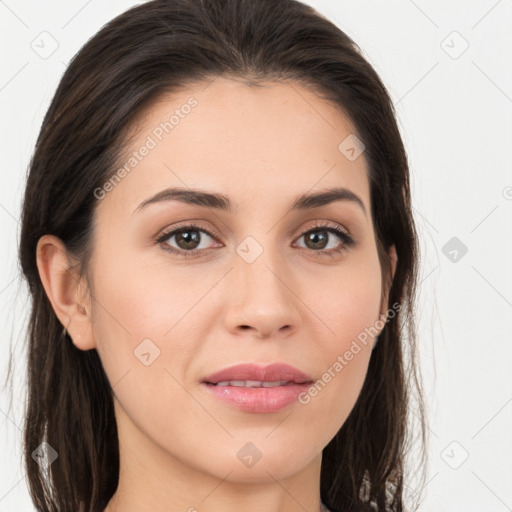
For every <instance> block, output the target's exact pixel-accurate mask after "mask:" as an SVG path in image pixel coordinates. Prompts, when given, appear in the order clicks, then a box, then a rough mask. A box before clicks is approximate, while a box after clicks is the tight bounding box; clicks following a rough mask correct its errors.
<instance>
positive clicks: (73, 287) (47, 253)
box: [36, 235, 96, 350]
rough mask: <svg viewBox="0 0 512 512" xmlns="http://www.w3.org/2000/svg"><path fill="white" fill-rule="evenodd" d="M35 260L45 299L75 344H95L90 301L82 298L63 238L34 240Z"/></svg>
mask: <svg viewBox="0 0 512 512" xmlns="http://www.w3.org/2000/svg"><path fill="white" fill-rule="evenodd" d="M36 261H37V268H38V271H39V276H40V278H41V282H42V284H43V287H44V289H45V292H46V295H47V297H48V300H49V301H50V303H51V305H52V308H53V310H54V311H55V314H56V315H57V318H58V319H59V321H60V322H61V324H62V325H63V327H64V328H66V329H67V333H68V334H69V336H70V337H71V339H72V341H73V343H74V345H75V346H76V347H77V348H79V349H80V350H90V349H92V348H96V343H95V340H94V337H93V336H92V328H91V327H92V326H91V317H90V302H89V301H86V300H85V297H86V294H85V293H83V290H84V285H83V282H82V281H81V280H79V279H78V276H77V273H76V271H75V269H74V267H73V263H74V262H73V260H72V258H71V257H70V255H69V254H68V252H67V250H66V246H65V245H64V243H63V242H62V240H61V239H60V238H58V237H56V236H54V235H44V236H42V237H41V238H40V239H39V241H38V243H37V249H36Z"/></svg>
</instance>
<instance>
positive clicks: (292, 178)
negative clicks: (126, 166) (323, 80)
mask: <svg viewBox="0 0 512 512" xmlns="http://www.w3.org/2000/svg"><path fill="white" fill-rule="evenodd" d="M191 96H193V97H194V98H196V99H197V101H198V105H197V106H196V107H195V108H194V109H192V111H191V113H190V114H188V115H187V116H185V117H184V118H183V119H181V120H180V122H179V124H178V125H177V126H176V127H175V128H174V129H173V130H172V132H171V133H169V134H165V136H164V137H163V139H162V141H161V142H159V143H158V146H157V147H156V148H154V149H152V150H151V151H150V152H149V154H148V155H147V156H145V158H144V159H143V160H142V161H141V162H140V163H138V164H137V166H136V167H134V168H133V170H132V171H131V172H130V173H129V174H128V175H127V176H126V177H125V178H124V179H122V180H121V182H120V183H119V184H117V186H115V188H113V190H111V191H109V192H108V193H107V194H106V195H105V197H104V198H103V199H101V200H99V202H98V206H97V210H96V216H95V221H96V222H95V231H94V238H93V244H94V251H93V256H92V261H91V266H90V267H89V277H90V279H89V282H86V281H85V280H82V281H80V282H77V280H76V278H75V277H74V276H73V274H72V271H70V270H66V269H67V265H68V261H69V258H70V256H69V255H68V254H66V252H65V246H64V245H63V244H62V242H61V241H60V240H59V239H58V238H56V237H54V236H52V235H45V236H44V237H42V238H41V239H40V240H39V244H38V250H37V261H38V267H39V272H40V275H41V279H42V281H43V284H44V287H45V289H46V292H47V295H48V297H49V299H50V301H51V303H52V306H53V308H54V310H55V312H56V314H57V316H58V317H59V319H60V321H61V322H62V324H63V325H64V326H67V328H68V332H69V333H70V336H71V338H72V340H73V343H74V344H75V345H76V347H78V348H79V349H81V350H90V349H96V350H97V351H98V353H99V356H100V358H101V361H102V363H103V365H104V368H105V372H106V374H107V376H108V378H109V380H110V382H111V385H112V386H113V391H114V395H115V397H114V398H115V399H114V402H115V414H116V420H117V424H118V431H119V443H120V464H121V470H120V482H119V487H118V490H117V492H116V493H115V495H114V496H113V498H112V500H111V501H110V503H109V505H108V507H107V509H106V510H107V512H116V511H118V512H121V511H122V512H135V511H137V512H149V511H151V512H154V511H189V512H193V511H194V510H197V511H198V512H214V511H219V510H222V511H224V512H231V511H235V510H236V511H239V510H244V511H246V512H260V511H261V510H265V511H268V512H295V511H297V510H307V511H315V512H316V511H318V510H320V494H319V486H320V467H321V466H320V464H321V457H322V449H323V448H324V447H325V446H326V445H327V444H328V443H329V441H330V440H331V439H332V437H333V436H334V435H335V434H336V432H337V431H338V430H339V428H340V427H341V426H342V425H343V423H344V421H345V420H346V418H347V416H348V414H349V412H350V411H351V409H352V408H353V406H354V404H355V402H356V400H357V397H358V395H359V393H360V390H361V387H362V384H363V381H364V378H365V375H366V371H367V367H368V362H369V358H370V355H371V350H372V345H373V342H374V339H370V340H371V342H370V343H368V344H367V345H366V346H363V345H361V346H362V350H361V351H360V352H359V353H358V354H357V355H355V356H354V357H353V359H352V360H351V361H350V362H349V363H348V364H347V365H346V366H344V368H343V370H342V371H341V372H339V373H337V374H336V376H335V377H334V378H332V379H331V381H330V382H329V383H328V384H327V385H326V386H325V387H324V389H323V390H322V391H321V392H319V393H318V394H317V396H315V397H312V398H311V400H310V401H309V403H307V404H305V405H303V404H300V403H298V402H295V403H294V404H292V405H290V406H287V407H286V408H284V409H282V410H280V411H278V412H274V413H265V414H257V413H249V412H243V411H239V410H236V409H234V408H233V407H231V406H229V405H227V404H225V403H224V402H221V401H219V400H218V399H216V398H214V397H211V396H209V395H208V394H207V393H206V392H205V391H204V390H203V389H202V387H201V385H200V381H201V380H202V379H203V378H204V377H206V376H208V375H209V374H211V373H213V372H215V371H218V370H220V369H223V368H226V367H229V366H232V365H234V364H239V363H247V362H256V363H259V364H267V363H271V362H276V361H277V362H285V363H288V364H290V365H292V366H295V367H296V368H299V369H300V370H302V371H304V372H306V373H308V374H309V375H311V376H313V377H314V378H315V379H321V378H322V374H324V372H326V371H327V369H328V368H329V367H332V366H333V364H334V362H335V361H336V360H337V357H338V356H339V355H343V354H344V353H345V352H346V351H347V350H348V349H349V348H350V346H351V343H352V342H353V340H355V339H356V337H357V336H358V334H360V333H361V332H362V331H364V329H365V328H368V327H370V326H374V325H375V324H376V322H377V320H379V318H381V314H383V313H385V311H386V309H387V303H385V302H383V303H381V267H380V264H379V260H378V256H377V247H376V243H375V233H374V228H373V223H372V219H371V214H370V211H371V207H370V189H369V182H368V179H367V175H366V162H365V160H364V154H363V155H362V156H361V157H359V158H357V159H356V160H354V161H350V160H348V159H347V158H346V157H345V156H344V155H343V154H342V153H341V152H340V151H339V150H338V145H339V144H340V142H341V141H343V140H344V139H345V138H346V137H347V136H348V135H350V134H353V133H356V131H355V129H354V127H353V126H352V124H351V123H350V121H349V120H348V119H347V117H346V116H344V115H343V114H342V113H341V112H339V111H338V110H337V109H335V108H334V106H333V105H332V104H330V103H328V102H327V101H325V100H324V99H322V98H320V97H319V96H317V95H316V94H314V93H313V92H312V91H310V90H308V89H305V88H303V87H301V86H299V85H298V84H296V83H295V84H293V85H292V84H290V83H283V82H281V83H275V82H266V83H264V84H263V86H261V87H249V86H247V85H245V84H244V83H242V82H241V81H239V80H236V79H229V78H226V77H218V78H216V79H215V80H214V81H213V82H212V83H210V84H209V85H207V84H205V83H202V84H196V85H194V86H190V87H187V88H186V89H184V90H183V91H181V92H177V93H173V94H172V95H167V96H165V97H163V98H161V99H160V100H159V101H158V102H157V103H155V104H154V105H153V106H152V107H151V108H150V109H149V111H147V113H146V115H145V116H144V117H143V118H142V119H140V120H139V121H140V122H139V123H138V124H137V126H136V130H134V138H133V139H131V142H130V147H129V150H128V151H127V154H129V153H132V152H133V151H136V150H137V149H138V148H140V147H141V145H142V144H144V141H145V140H147V137H148V135H151V134H152V131H153V130H154V129H155V128H156V127H157V126H159V124H160V123H161V122H162V121H164V120H167V119H169V117H170V115H171V114H172V112H173V111H174V110H175V109H176V108H179V107H180V106H181V105H183V104H185V103H186V102H187V99H188V98H190V97H191ZM121 160H122V162H123V163H124V162H125V161H126V159H124V160H123V159H121ZM171 186H181V187H185V188H198V189H201V190H204V191H208V192H216V193H221V194H224V195H226V196H228V197H229V198H230V200H231V202H233V203H234V211H233V212H227V211H217V210H214V209H213V208H205V207H201V206H197V205H190V204H184V203H181V202H178V201H176V200H173V201H167V202H161V203H155V204H152V205H149V206H147V207H146V208H144V209H142V210H141V211H139V212H136V213H134V210H135V209H136V208H137V206H138V205H139V204H140V203H141V202H142V201H144V200H145V199H147V198H149V197H151V196H153V195H154V194H156V193H157V192H159V191H161V190H164V189H166V188H168V187H171ZM332 187H346V188H348V189H349V190H351V191H352V192H353V193H354V194H356V195H358V196H359V197H360V198H361V201H362V202H363V204H364V206H365V208H366V212H367V213H366V214H365V213H364V212H363V210H362V209H361V208H360V206H358V205H357V204H356V203H355V202H352V201H337V202H333V203H331V204H328V205H324V206H321V207H318V208H313V209H309V210H305V211H296V212H289V211H288V210H289V207H290V205H291V204H292V201H293V200H294V199H295V198H296V197H297V196H299V195H301V194H304V193H306V192H318V191H321V190H324V189H329V188H332ZM191 220H194V223H198V224H199V225H200V227H202V228H205V229H208V230H210V231H212V232H213V234H214V235H215V236H216V240H215V239H214V238H211V237H210V236H209V235H207V234H206V233H203V232H202V231H199V233H197V232H196V235H197V234H199V236H200V237H201V242H200V246H199V250H202V251H203V252H202V253H200V254H199V255H196V256H193V257H189V258H186V259H185V258H184V257H183V256H179V255H177V254H172V253H169V252H167V251H166V250H164V246H165V243H167V244H168V245H171V246H172V247H174V248H175V249H177V250H179V249H180V248H181V251H182V253H183V252H185V251H186V250H187V249H186V247H187V246H186V244H185V243H183V242H181V245H179V242H178V239H177V237H176V236H174V237H172V236H169V237H168V238H167V240H166V242H165V243H160V244H159V243H155V242H154V239H156V238H157V237H158V235H159V234H160V233H162V232H163V231H164V230H166V228H169V229H170V228H172V227H173V226H176V225H177V224H178V223H180V225H179V227H181V225H182V224H183V222H185V223H186V222H187V221H191ZM318 220H320V221H327V222H328V223H329V225H334V226H339V227H340V228H342V229H344V230H346V231H348V232H349V233H350V235H351V236H352V237H353V238H354V240H355V241H356V244H355V245H354V246H352V247H349V248H345V250H343V251H342V252H341V253H339V254H334V255H332V256H329V255H326V254H325V253H327V252H328V251H329V250H330V249H333V248H338V247H340V246H342V244H343V241H342V240H340V239H339V238H338V237H337V236H336V235H335V234H334V233H328V234H327V235H325V236H328V237H329V238H328V241H326V242H325V245H324V246H325V249H324V255H321V256H318V255H317V256H315V250H314V244H312V243H311V242H310V243H309V246H308V244H307V237H306V236H301V234H302V233H303V232H305V231H307V230H309V229H314V228H315V221H318ZM315 233H317V234H319V235H321V234H322V233H325V228H316V231H315ZM248 236H251V237H253V238H254V239H255V240H256V241H257V243H258V244H259V246H261V248H262V249H263V252H262V254H261V255H260V256H259V257H258V258H257V259H256V260H255V261H254V262H252V263H248V262H247V261H245V260H244V259H243V258H242V257H241V256H239V254H238V253H237V252H236V248H237V247H238V246H239V244H241V242H242V241H243V240H244V239H245V238H246V237H248ZM183 247H185V248H183ZM311 247H313V248H311ZM316 253H318V251H316ZM390 255H391V258H392V263H393V274H394V268H395V265H396V253H395V251H394V247H393V248H392V249H391V251H390ZM386 292H387V291H386ZM91 293H92V297H91V295H90V294H91ZM243 326H247V327H245V328H244V327H243ZM145 339H150V340H152V343H154V344H155V345H156V346H157V347H158V348H159V350H160V356H159V357H157V358H156V359H155V360H154V361H153V362H152V363H151V364H150V365H148V366H146V365H144V364H142V363H141V361H140V360H139V359H138V358H137V357H135V355H134V350H136V349H137V347H138V346H139V344H140V343H141V342H142V340H145ZM247 442H251V443H252V444H253V445H255V446H256V447H257V448H258V450H259V451H260V452H261V454H262V457H261V459H260V460H259V461H258V462H257V463H256V464H254V465H253V466H252V467H247V466H245V465H244V464H243V463H242V462H241V461H240V460H239V458H238V457H237V452H238V451H239V450H240V449H241V448H242V447H243V446H244V445H245V444H246V443H247Z"/></svg>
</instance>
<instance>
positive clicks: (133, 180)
mask: <svg viewBox="0 0 512 512" xmlns="http://www.w3.org/2000/svg"><path fill="white" fill-rule="evenodd" d="M355 134H356V130H355V128H354V126H353V124H352V122H351V121H350V119H349V118H348V117H347V116H346V115H344V114H343V113H342V112H341V111H340V110H339V109H338V108H336V107H335V106H334V105H333V104H332V103H331V102H328V101H326V100H325V99H323V98H321V97H320V96H318V95H317V94H316V93H315V92H313V91H312V90H310V89H307V88H304V87H303V86H301V85H299V84H298V83H296V82H295V83H293V82H262V83H259V84H258V85H250V86H249V85H247V84H246V83H244V82H242V81H240V80H236V79H231V78H225V77H217V78H215V79H214V80H213V81H210V82H202V83H199V84H194V85H191V86H188V87H184V88H182V89H180V90H179V91H177V92H173V93H169V94H165V95H162V96H160V97H159V98H158V100H157V101H155V102H154V103H153V104H152V105H151V107H149V108H148V109H147V110H146V111H145V112H144V114H143V116H141V117H140V118H139V120H138V122H137V123H136V124H134V127H133V130H132V134H131V137H130V139H129V145H128V150H127V151H125V152H124V153H123V154H122V155H121V158H120V161H119V162H118V169H121V168H122V169H124V172H122V173H121V174H122V176H123V177H122V179H117V180H116V183H115V186H113V187H111V191H109V192H108V194H107V195H106V198H105V200H104V201H102V202H101V204H100V206H101V207H106V206H107V205H109V206H110V207H114V205H115V208H117V209H119V208H121V209H123V210H126V213H128V212H130V213H132V212H133V211H134V210H135V209H136V207H137V206H138V205H139V204H140V203H141V202H142V201H144V199H146V198H147V197H148V196H149V195H152V194H155V193H157V192H158V191H160V190H163V189H164V188H167V187H173V186H180V187H184V188H198V189H203V190H208V191H212V192H219V193H223V194H224V195H228V196H229V197H230V198H231V202H232V203H233V206H234V209H235V210H237V209H239V207H240V206H241V205H246V206H249V205H251V204H253V203H254V202H255V201H258V205H259V207H261V206H262V202H263V203H265V204H271V203H274V202H275V200H276V199H277V198H283V200H285V198H288V201H287V202H288V203H289V202H290V200H291V199H292V198H294V197H296V196H298V195H300V194H304V193H305V192H308V191H315V190H317V189H318V190H319V189H325V188H331V187H335V186H343V187H347V188H349V189H350V190H352V191H353V192H354V193H356V194H357V195H359V196H360V197H361V198H362V200H363V202H364V203H365V205H366V206H367V207H368V209H369V190H368V181H367V176H366V162H365V160H364V154H362V155H361V156H360V157H359V158H356V159H355V160H354V159H348V158H347V157H346V154H345V153H344V152H343V151H342V149H343V147H344V141H346V140H347V138H349V139H350V137H353V136H354V135H355ZM340 144H341V149H340ZM118 174H119V173H118ZM283 204H284V203H283Z"/></svg>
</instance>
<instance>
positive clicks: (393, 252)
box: [380, 245, 398, 322]
mask: <svg viewBox="0 0 512 512" xmlns="http://www.w3.org/2000/svg"><path fill="white" fill-rule="evenodd" d="M388 254H389V259H390V263H391V278H390V280H389V283H388V285H387V288H386V290H384V298H383V300H382V303H381V310H380V318H381V319H382V320H383V321H384V322H385V321H386V318H387V314H386V313H387V310H388V301H389V291H390V289H391V284H392V283H393V279H394V277H395V271H396V262H397V260H398V257H397V254H396V248H395V246H394V245H392V246H391V247H390V248H389V252H388Z"/></svg>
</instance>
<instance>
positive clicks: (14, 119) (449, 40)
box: [0, 0, 512, 512]
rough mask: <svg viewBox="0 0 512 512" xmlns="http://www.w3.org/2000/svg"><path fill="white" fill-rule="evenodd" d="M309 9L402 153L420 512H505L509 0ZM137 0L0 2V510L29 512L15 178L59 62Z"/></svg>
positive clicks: (510, 242) (334, 4) (509, 478)
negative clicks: (363, 63) (418, 395)
mask: <svg viewBox="0 0 512 512" xmlns="http://www.w3.org/2000/svg"><path fill="white" fill-rule="evenodd" d="M306 3H309V4H311V5H312V6H314V7H315V8H317V9H318V10H319V11H320V12H321V13H323V14H325V15H326V16H327V17H328V18H329V19H331V20H332V21H333V22H334V23H336V24H337V25H338V26H339V27H340V28H341V29H342V30H344V31H345V32H346V33H347V34H348V35H349V36H350V37H352V38H353V39H354V40H355V42H356V43H357V44H358V45H359V46H360V47H361V49H362V50H363V52H364V54H365V56H366V57H367V58H368V59H369V61H370V62H371V63H372V65H373V66H374V67H375V69H376V70H377V72H378V73H379V75H380V76H381V78H382V79H383V81H384V83H385V84H386V86H387V88H388V90H389V92H390V94H391V97H392V98H393V102H394V104H395V106H396V111H397V117H398V121H399V125H400V130H401V132H402V135H403V138H404V141H405V144H406V148H407V151H408V154H409V159H410V166H411V179H412V187H413V204H414V215H415V220H416V222H417V226H418V230H419V234H420V238H421V243H420V245H421V252H422V254H421V285H420V293H419V297H418V313H419V325H418V327H419V343H420V345H421V365H422V370H423V373H424V380H425V392H426V398H427V405H428V409H429V414H430V423H429V431H430V444H429V447H428V453H429V457H430V464H429V471H428V476H427V479H426V485H425V488H424V500H423V504H422V505H421V507H420V509H419V510H420V511H422V512H445V511H450V512H482V511H486V512H491V511H492V512H494V511H495V512H502V511H503V512H504V511H506V510H512V486H511V485H510V483H511V482H512V377H511V371H510V363H511V361H512V339H511V335H510V326H511V325H512V122H511V119H512V66H511V62H512V30H511V28H512V1H511V0H500V1H497V0H479V1H476V0H471V1H468V0H464V1H463V0H460V1H454V0H450V1H446V0H443V1H441V0H435V1H429V2H427V1H426V0H416V1H413V0H388V1H386V2H381V1H378V0H357V1H356V0H322V1H321V0H316V1H313V0H311V1H309V2H306ZM135 4H136V2H134V1H131V0H112V1H109V2H100V1H99V0H89V1H87V0H72V1H71V0H67V1H64V0H45V1H35V0H31V1H28V0H5V1H0V48H1V55H2V62H1V64H2V65H1V67H0V109H1V110H0V112H1V118H0V119H1V123H0V129H1V132H0V157H1V158H0V177H1V187H0V233H1V243H0V254H1V260H0V261H1V266H0V322H1V333H2V336H1V339H0V344H1V345H0V350H1V352H0V354H1V355H0V370H1V376H2V377H3V375H4V373H5V370H6V368H7V362H8V353H9V346H13V347H15V350H16V354H17V359H16V367H15V369H16V373H15V390H14V391H15V396H14V408H13V409H9V407H8V396H9V394H8V392H7V390H5V389H3V390H2V395H1V401H0V431H1V436H0V443H1V445H0V453H1V455H0V461H1V462H0V464H1V467H0V512H13V511H16V512H19V511H32V510H34V508H33V506H32V504H31V502H30V500H29V498H28V492H27V487H26V485H25V480H24V469H23V466H22V463H21V452H20V441H21V437H20V434H21V425H22V414H21V411H22V404H23V400H24V395H23V393H24V387H23V379H24V359H23V357H24V355H25V352H24V351H23V328H24V327H25V322H26V319H27V314H28V305H29V303H28V300H27V293H26V289H25V287H24V285H23V282H22V279H21V278H20V272H19V266H18V262H17V244H18V237H19V217H20V205H21V198H22V194H23V188H24V181H25V173H26V169H27V166H28V163H29V160H30V157H31V154H32V151H33V146H34V143H35V140H36V137H37V134H38V132H39V128H40V124H41V121H42V117H43V115H44V113H45V111H46V109H47V108H48V105H49V102H50V100H51V98H52V96H53V93H54V91H55V88H56V86H57V84H58V81H59V79H60V77H61V76H62V74H63V72H64V70H65V67H66V64H67V63H68V62H69V60H70V59H71V57H72V56H73V55H74V54H75V53H76V52H77V51H78V50H79V48H80V47H81V46H82V45H83V44H84V43H85V42H86V40H87V39H89V38H90V37H91V36H92V35H93V34H94V33H96V32H97V30H98V29H99V28H100V27H101V26H102V25H103V24H104V23H106V22H107V21H108V20H110V19H111V18H113V17H114V16H116V15H117V14H120V13H121V12H123V11H124V10H126V9H128V8H129V7H131V6H133V5H135ZM41 41H44V44H43V43H41ZM43 46H44V48H45V49H44V50H43V49H42V47H43ZM45 52H46V53H45ZM50 53H51V54H50Z"/></svg>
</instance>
